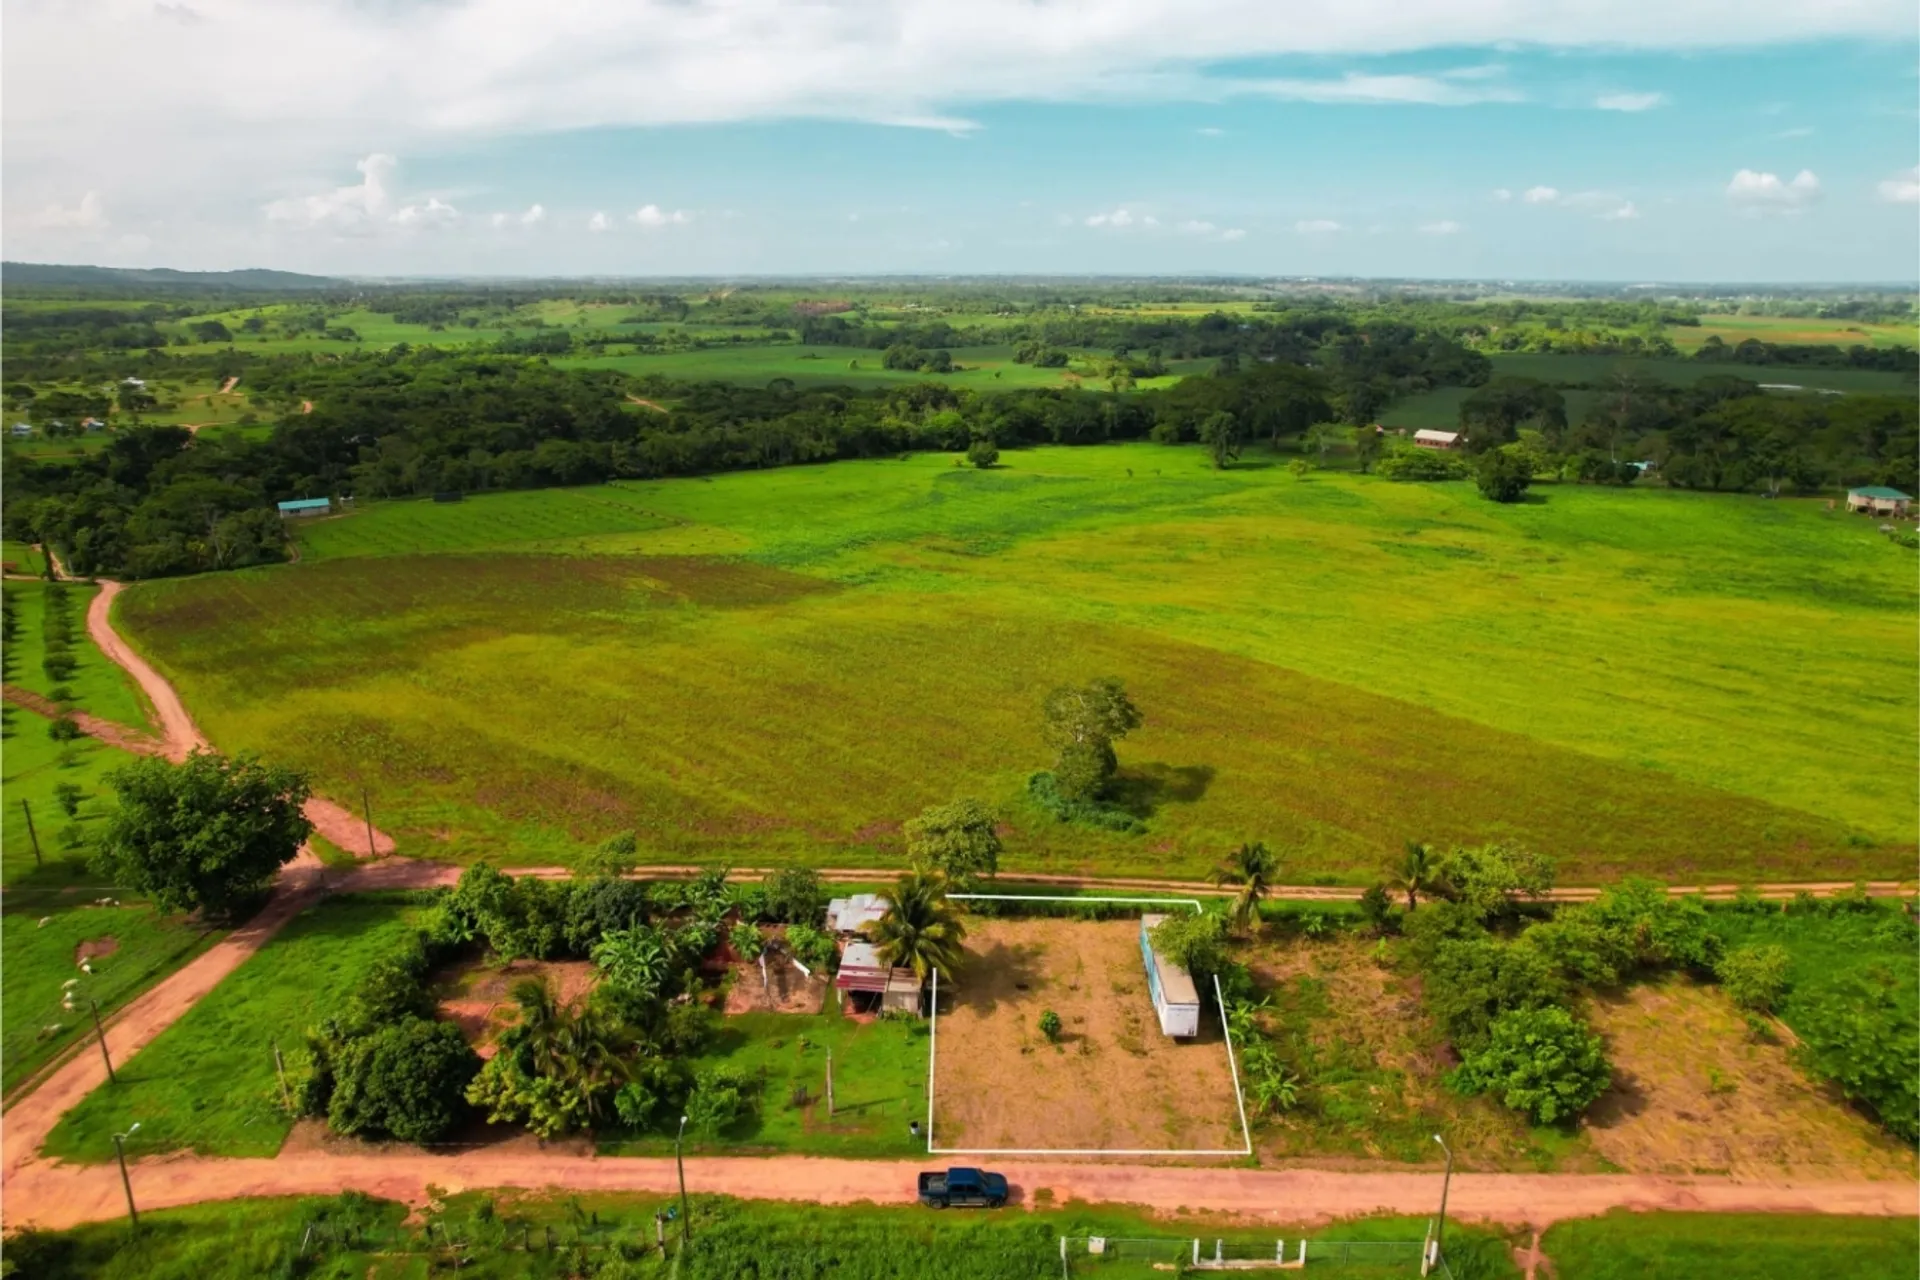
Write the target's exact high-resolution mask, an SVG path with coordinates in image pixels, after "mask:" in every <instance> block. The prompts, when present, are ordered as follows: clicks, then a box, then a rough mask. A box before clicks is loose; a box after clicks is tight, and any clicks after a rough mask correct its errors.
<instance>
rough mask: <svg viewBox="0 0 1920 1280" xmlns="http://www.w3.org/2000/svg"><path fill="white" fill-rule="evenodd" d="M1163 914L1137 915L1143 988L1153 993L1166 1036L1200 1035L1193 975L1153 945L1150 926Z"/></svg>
mask: <svg viewBox="0 0 1920 1280" xmlns="http://www.w3.org/2000/svg"><path fill="white" fill-rule="evenodd" d="M1165 919H1166V917H1165V916H1141V917H1140V958H1141V959H1142V960H1144V961H1145V962H1146V965H1147V990H1148V991H1149V992H1151V993H1152V995H1153V1009H1154V1012H1155V1013H1157V1014H1159V1015H1160V1030H1161V1031H1162V1032H1164V1033H1165V1034H1167V1035H1170V1036H1180V1037H1186V1036H1197V1035H1199V1034H1200V992H1199V991H1198V990H1197V989H1196V988H1195V987H1194V985H1193V975H1192V974H1190V973H1188V972H1187V971H1186V970H1185V969H1182V968H1181V967H1180V966H1179V965H1177V964H1175V963H1173V962H1172V961H1171V960H1168V959H1167V958H1166V957H1165V956H1163V955H1161V954H1160V953H1159V952H1158V951H1156V950H1154V948H1153V937H1152V934H1153V928H1154V926H1155V925H1157V924H1159V923H1160V922H1161V921H1162V920H1165Z"/></svg>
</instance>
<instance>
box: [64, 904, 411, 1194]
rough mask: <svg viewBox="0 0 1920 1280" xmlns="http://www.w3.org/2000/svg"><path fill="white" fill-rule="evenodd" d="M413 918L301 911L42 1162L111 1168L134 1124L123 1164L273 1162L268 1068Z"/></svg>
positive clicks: (138, 1062) (293, 1051) (338, 908)
mask: <svg viewBox="0 0 1920 1280" xmlns="http://www.w3.org/2000/svg"><path fill="white" fill-rule="evenodd" d="M413 914H414V909H411V908H408V907H405V906H402V905H400V904H399V903H397V902H394V901H391V900H388V899H382V898H378V897H351V896H349V897H335V898H330V899H327V900H325V901H323V902H321V903H320V904H319V905H317V906H314V907H311V908H309V909H308V910H307V911H306V912H304V913H303V914H302V915H301V916H300V917H299V918H297V919H296V920H294V921H293V923H291V924H289V925H288V926H287V927H286V928H285V929H284V930H282V931H281V932H280V933H279V934H278V935H276V936H275V937H274V938H273V939H272V940H271V941H269V942H268V943H267V945H266V946H264V947H262V948H261V949H260V951H259V952H258V953H257V954H256V955H254V956H253V957H252V958H251V959H249V960H248V961H247V962H246V963H245V964H243V965H241V966H240V968H239V969H237V970H235V971H234V973H233V974H232V975H231V976H229V977H228V978H227V979H226V980H225V981H224V982H222V983H221V984H220V985H219V986H217V987H215V988H214V989H213V990H212V991H211V992H210V993H208V994H207V995H206V996H205V997H204V998H203V999H201V1000H200V1001H199V1003H197V1004H195V1005H194V1006H193V1008H192V1009H190V1010H188V1011H187V1012H186V1013H185V1014H184V1015H182V1017H181V1018H180V1019H179V1020H178V1021H177V1022H175V1023H174V1024H173V1025H172V1026H170V1027H168V1028H167V1029H166V1030H165V1031H163V1032H161V1034H160V1036H159V1038H157V1039H156V1040H154V1042H153V1043H152V1044H150V1045H148V1046H147V1047H146V1048H144V1049H142V1050H141V1051H140V1052H139V1053H137V1054H135V1055H134V1056H133V1057H132V1058H131V1059H129V1060H128V1061H127V1062H125V1063H121V1064H117V1065H118V1068H119V1075H120V1083H119V1085H118V1086H116V1087H114V1088H110V1089H96V1090H95V1091H94V1092H92V1093H91V1094H88V1095H87V1098H86V1100H85V1101H83V1102H82V1103H81V1104H80V1105H79V1106H77V1107H75V1108H74V1109H73V1110H72V1111H69V1112H68V1113H67V1114H66V1115H65V1116H63V1117H62V1118H61V1120H60V1123H59V1124H58V1125H56V1126H55V1127H54V1130H53V1132H52V1133H51V1134H49V1135H48V1138H47V1146H46V1150H47V1153H48V1154H49V1155H52V1156H55V1157H57V1158H60V1159H66V1160H74V1161H80V1162H88V1163H90V1162H97V1161H102V1160H110V1159H112V1158H113V1143H112V1141H111V1135H113V1134H115V1133H120V1132H123V1131H124V1130H125V1129H126V1128H127V1126H128V1125H130V1124H132V1123H133V1122H134V1121H136V1120H138V1121H139V1122H140V1137H139V1141H138V1142H137V1143H133V1144H129V1145H130V1146H131V1148H132V1149H131V1150H130V1151H129V1152H128V1154H129V1155H152V1154H155V1153H158V1152H162V1151H176V1150H180V1149H182V1148H191V1149H192V1150H194V1151H198V1152H200V1153H201V1154H203V1155H233V1156H270V1155H272V1154H274V1152H276V1151H278V1150H279V1149H280V1143H281V1142H282V1141H283V1140H284V1139H285V1138H286V1135H287V1131H288V1130H289V1128H291V1123H292V1122H291V1121H290V1120H289V1119H288V1118H287V1115H286V1112H285V1111H284V1110H283V1108H282V1107H281V1104H280V1097H279V1085H278V1083H277V1082H276V1078H275V1075H274V1066H273V1044H274V1042H276V1041H277V1042H278V1043H279V1045H280V1047H281V1050H282V1052H283V1053H285V1054H286V1055H287V1056H288V1058H289V1060H290V1062H291V1060H293V1059H296V1058H298V1056H299V1055H300V1053H301V1045H302V1043H303V1040H302V1037H303V1035H304V1034H305V1032H306V1031H307V1029H308V1028H310V1027H312V1026H315V1025H317V1024H318V1023H319V1022H320V1021H321V1020H322V1019H324V1018H326V1017H327V1016H329V1015H330V1014H331V1013H332V1012H333V1011H334V1010H335V1009H337V1008H338V1007H340V1006H341V1005H342V1004H343V1003H344V1002H345V1001H346V1000H347V998H348V997H349V995H351V993H352V991H353V988H354V985H355V984H356V983H357V982H358V981H359V979H360V976H361V975H362V974H363V973H365V972H366V970H367V968H368V967H369V966H370V965H371V964H372V963H373V962H374V961H375V960H376V959H378V958H379V957H380V956H382V955H384V954H386V953H387V952H389V951H390V950H392V949H393V948H394V947H396V946H397V945H399V942H400V940H401V939H402V938H403V937H404V936H405V933H406V931H407V929H408V928H409V927H410V925H409V921H410V919H411V918H412V916H413Z"/></svg>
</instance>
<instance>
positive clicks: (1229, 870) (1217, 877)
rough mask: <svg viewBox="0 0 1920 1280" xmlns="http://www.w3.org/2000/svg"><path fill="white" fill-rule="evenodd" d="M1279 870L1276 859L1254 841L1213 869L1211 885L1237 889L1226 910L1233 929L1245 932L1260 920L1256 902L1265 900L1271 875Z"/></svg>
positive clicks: (1267, 849) (1271, 879)
mask: <svg viewBox="0 0 1920 1280" xmlns="http://www.w3.org/2000/svg"><path fill="white" fill-rule="evenodd" d="M1279 869H1280V859H1279V858H1277V857H1275V856H1274V854H1273V850H1271V849H1269V848H1267V846H1266V845H1264V844H1262V843H1261V842H1260V841H1258V840H1256V841H1254V842H1253V843H1252V844H1243V845H1241V846H1240V847H1239V848H1238V849H1236V850H1234V851H1233V852H1232V853H1231V854H1229V855H1227V860H1226V861H1225V862H1222V863H1221V864H1220V865H1219V866H1217V867H1215V868H1214V869H1213V876H1212V879H1213V882H1214V883H1215V884H1217V885H1235V886H1237V888H1236V889H1235V891H1234V895H1233V902H1232V904H1231V905H1230V906H1229V907H1228V908H1227V918H1228V919H1229V920H1231V921H1232V922H1233V927H1234V928H1236V929H1245V928H1246V927H1247V925H1248V924H1249V923H1251V922H1252V921H1254V920H1257V919H1259V918H1260V900H1261V899H1262V898H1264V897H1266V896H1267V890H1268V888H1270V887H1271V885H1272V882H1273V873H1274V872H1276V871H1278V870H1279Z"/></svg>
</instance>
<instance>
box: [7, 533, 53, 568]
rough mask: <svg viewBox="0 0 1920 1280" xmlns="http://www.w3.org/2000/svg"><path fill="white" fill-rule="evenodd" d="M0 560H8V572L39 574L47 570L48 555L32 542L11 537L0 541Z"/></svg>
mask: <svg viewBox="0 0 1920 1280" xmlns="http://www.w3.org/2000/svg"><path fill="white" fill-rule="evenodd" d="M0 561H5V562H6V564H7V572H8V573H24V574H29V575H34V576H38V575H40V574H43V573H45V572H46V571H47V561H46V557H45V556H43V555H41V554H40V548H38V547H36V546H34V545H33V544H32V543H30V542H15V541H14V540H13V539H11V538H9V539H7V540H6V541H5V542H0Z"/></svg>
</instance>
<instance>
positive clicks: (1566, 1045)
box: [1452, 1005, 1613, 1124]
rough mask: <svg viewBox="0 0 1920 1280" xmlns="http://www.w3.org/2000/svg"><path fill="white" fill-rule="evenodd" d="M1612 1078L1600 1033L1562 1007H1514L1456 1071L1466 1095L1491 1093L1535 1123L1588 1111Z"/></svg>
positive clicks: (1552, 1121)
mask: <svg viewBox="0 0 1920 1280" xmlns="http://www.w3.org/2000/svg"><path fill="white" fill-rule="evenodd" d="M1612 1081H1613V1072H1612V1070H1611V1068H1610V1067H1608V1065H1607V1057H1606V1053H1605V1051H1604V1050H1603V1048H1602V1046H1601V1043H1600V1037H1599V1036H1597V1035H1595V1034H1593V1032H1591V1031H1589V1030H1588V1029H1587V1028H1586V1026H1585V1025H1583V1024H1582V1023H1581V1022H1580V1020H1579V1019H1577V1018H1575V1017H1574V1016H1573V1015H1572V1014H1571V1013H1569V1012H1567V1011H1566V1010H1565V1009H1563V1008H1561V1007H1559V1006H1558V1005H1549V1006H1545V1007H1541V1008H1534V1009H1510V1010H1508V1011H1507V1012H1505V1013H1502V1014H1501V1015H1500V1016H1499V1017H1497V1018H1495V1019H1494V1020H1493V1023H1492V1024H1491V1026H1490V1027H1489V1028H1488V1032H1487V1040H1486V1043H1485V1044H1484V1045H1483V1046H1482V1047H1481V1048H1479V1049H1477V1050H1475V1051H1474V1052H1472V1053H1470V1054H1468V1055H1467V1056H1466V1058H1465V1060H1464V1061H1462V1062H1461V1064H1460V1067H1459V1069H1458V1070H1456V1071H1455V1072H1454V1073H1453V1077H1452V1082H1453V1084H1454V1086H1455V1087H1456V1088H1458V1089H1459V1090H1460V1091H1461V1092H1463V1093H1489V1094H1492V1095H1494V1096H1495V1097H1497V1098H1498V1099H1499V1100H1500V1101H1501V1103H1503V1104H1504V1105H1506V1106H1508V1107H1511V1108H1513V1109H1514V1110H1515V1111H1523V1112H1525V1113H1526V1114H1527V1116H1528V1117H1529V1118H1530V1119H1531V1120H1532V1121H1533V1122H1534V1123H1535V1124H1558V1123H1560V1122H1562V1121H1565V1120H1570V1119H1572V1118H1573V1117H1575V1116H1577V1115H1579V1114H1580V1113H1581V1112H1582V1111H1585V1110H1586V1109H1587V1107H1588V1106H1589V1105H1590V1104H1591V1103H1592V1102H1593V1100H1594V1099H1595V1098H1597V1097H1599V1096H1600V1095H1601V1094H1602V1093H1604V1092H1605V1091H1606V1088H1607V1086H1608V1085H1609V1084H1611V1083H1612Z"/></svg>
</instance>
